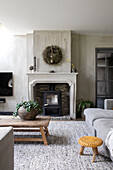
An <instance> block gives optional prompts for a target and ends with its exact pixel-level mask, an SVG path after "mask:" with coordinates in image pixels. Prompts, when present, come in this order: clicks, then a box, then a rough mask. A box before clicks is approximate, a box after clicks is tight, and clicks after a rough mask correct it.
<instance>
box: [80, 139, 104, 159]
mask: <svg viewBox="0 0 113 170" xmlns="http://www.w3.org/2000/svg"><path fill="white" fill-rule="evenodd" d="M78 143H79V144H80V145H81V148H80V151H79V154H80V155H82V154H83V151H84V148H85V147H91V148H92V150H93V158H92V162H94V160H95V157H96V155H97V154H98V149H97V147H98V146H101V145H102V143H103V140H102V139H100V138H98V137H94V136H83V137H80V138H79V140H78Z"/></svg>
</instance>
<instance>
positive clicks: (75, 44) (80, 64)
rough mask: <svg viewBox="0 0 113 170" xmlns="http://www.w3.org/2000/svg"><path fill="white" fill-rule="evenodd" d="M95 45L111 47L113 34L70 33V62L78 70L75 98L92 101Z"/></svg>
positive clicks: (93, 99)
mask: <svg viewBox="0 0 113 170" xmlns="http://www.w3.org/2000/svg"><path fill="white" fill-rule="evenodd" d="M96 47H112V48H113V36H101V35H100V36H96V35H95V36H94V35H76V34H72V62H73V63H74V64H75V66H76V68H77V71H78V85H77V98H78V99H81V98H83V99H85V100H91V101H93V102H94V103H95V94H96V92H95V90H96V89H95V74H96V70H95V62H96V57H95V48H96Z"/></svg>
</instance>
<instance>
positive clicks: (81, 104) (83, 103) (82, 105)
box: [77, 99, 93, 118]
mask: <svg viewBox="0 0 113 170" xmlns="http://www.w3.org/2000/svg"><path fill="white" fill-rule="evenodd" d="M91 107H93V102H92V101H89V100H83V99H80V100H78V101H77V113H78V114H79V115H80V116H81V117H82V118H84V117H85V116H84V109H86V108H91Z"/></svg>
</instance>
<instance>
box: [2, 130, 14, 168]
mask: <svg viewBox="0 0 113 170" xmlns="http://www.w3.org/2000/svg"><path fill="white" fill-rule="evenodd" d="M13 169H14V137H13V128H12V127H0V170H13Z"/></svg>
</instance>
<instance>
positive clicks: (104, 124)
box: [94, 118, 113, 141]
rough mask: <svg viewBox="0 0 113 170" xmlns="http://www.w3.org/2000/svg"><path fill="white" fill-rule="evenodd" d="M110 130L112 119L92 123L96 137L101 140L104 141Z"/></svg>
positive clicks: (112, 124)
mask: <svg viewBox="0 0 113 170" xmlns="http://www.w3.org/2000/svg"><path fill="white" fill-rule="evenodd" d="M111 128H113V119H104V118H103V119H98V120H96V121H94V129H95V130H96V132H97V136H98V137H100V138H102V139H103V140H104V141H105V139H106V136H107V134H108V132H109V130H110V129H111Z"/></svg>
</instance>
